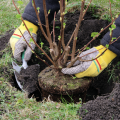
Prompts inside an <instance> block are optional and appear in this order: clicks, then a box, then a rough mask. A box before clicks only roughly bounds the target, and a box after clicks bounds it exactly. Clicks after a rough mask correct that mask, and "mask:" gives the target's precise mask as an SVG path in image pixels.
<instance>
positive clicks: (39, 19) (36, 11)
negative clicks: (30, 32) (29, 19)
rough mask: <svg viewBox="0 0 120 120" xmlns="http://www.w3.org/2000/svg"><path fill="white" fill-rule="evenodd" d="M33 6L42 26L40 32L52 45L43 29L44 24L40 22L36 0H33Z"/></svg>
mask: <svg viewBox="0 0 120 120" xmlns="http://www.w3.org/2000/svg"><path fill="white" fill-rule="evenodd" d="M33 5H34V9H35V13H36V16H37V19H38V25H39V26H40V30H41V31H42V34H43V35H44V37H45V39H46V40H47V41H48V43H49V44H50V41H49V38H48V37H47V35H46V33H45V31H44V30H43V27H42V24H41V20H40V17H39V13H38V11H37V8H36V5H35V0H33Z"/></svg>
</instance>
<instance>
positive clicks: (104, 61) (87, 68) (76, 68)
mask: <svg viewBox="0 0 120 120" xmlns="http://www.w3.org/2000/svg"><path fill="white" fill-rule="evenodd" d="M103 47H104V46H102V45H99V46H97V47H93V48H91V49H89V50H87V51H85V52H82V53H81V54H80V57H82V56H83V55H86V54H88V53H91V54H88V55H86V56H83V57H82V58H81V59H83V60H92V59H94V58H96V57H97V56H99V55H100V54H101V53H103V51H104V50H105V49H106V48H103ZM102 48H103V49H102ZM96 50H97V51H96ZM93 51H96V52H93ZM116 56H117V55H116V54H115V53H113V52H112V51H110V50H109V49H107V50H106V51H105V52H104V53H103V54H102V55H101V56H100V57H98V58H97V59H95V60H93V61H87V62H81V61H76V62H75V64H74V65H73V67H71V68H63V69H62V71H61V72H62V73H64V74H69V75H73V74H75V76H76V77H77V78H82V77H96V76H98V75H99V74H100V73H101V72H102V71H103V70H104V69H105V68H106V67H107V66H108V64H109V63H110V62H111V61H112V60H113V59H114V58H115V57H116Z"/></svg>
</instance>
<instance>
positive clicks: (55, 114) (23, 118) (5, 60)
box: [0, 0, 120, 120]
mask: <svg viewBox="0 0 120 120" xmlns="http://www.w3.org/2000/svg"><path fill="white" fill-rule="evenodd" d="M15 1H16V3H17V0H15ZM22 1H23V2H24V5H23V6H20V11H21V13H23V11H24V8H25V6H26V4H27V3H28V1H29V0H22ZM87 1H88V0H87ZM107 2H108V0H99V2H98V0H93V3H92V5H93V6H96V5H97V6H101V7H102V8H105V9H106V11H105V13H106V18H107V19H108V16H109V15H108V8H109V4H108V3H107ZM71 3H72V4H71ZM73 3H74V4H73ZM87 3H88V2H86V4H87ZM17 5H18V4H17ZM78 5H80V0H74V2H73V0H70V1H69V3H68V5H67V7H68V9H70V8H71V7H73V6H78ZM119 6H120V2H118V0H116V1H114V4H113V5H112V10H114V11H115V13H119V12H120V9H119ZM16 14H17V11H16V9H15V8H14V5H13V4H12V1H11V0H0V35H2V34H4V33H5V32H6V31H8V30H10V29H14V28H15V26H19V25H20V23H21V20H18V19H16ZM11 62H12V54H11V50H10V47H7V48H6V49H5V50H3V51H0V119H1V120H35V119H38V120H40V119H45V120H50V119H52V120H58V119H59V120H63V119H64V120H78V119H79V117H78V116H77V115H76V114H77V110H78V109H79V107H80V106H81V103H78V104H74V103H69V104H66V103H61V102H59V103H57V102H52V101H47V102H45V101H43V102H36V101H35V100H34V99H28V98H27V97H26V96H27V95H26V94H25V93H22V92H20V91H17V90H16V89H15V88H13V87H12V86H11V85H10V84H9V80H10V79H11V75H12V73H13V70H12V66H11Z"/></svg>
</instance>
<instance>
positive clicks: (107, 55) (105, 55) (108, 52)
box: [95, 45, 117, 65]
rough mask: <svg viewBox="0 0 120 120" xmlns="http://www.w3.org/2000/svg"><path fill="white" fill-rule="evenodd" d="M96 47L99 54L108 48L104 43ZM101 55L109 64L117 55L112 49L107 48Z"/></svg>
mask: <svg viewBox="0 0 120 120" xmlns="http://www.w3.org/2000/svg"><path fill="white" fill-rule="evenodd" d="M95 48H96V49H97V50H98V51H99V54H98V55H97V56H99V55H100V54H102V53H103V52H104V51H105V50H106V47H104V46H103V45H99V46H97V47H95ZM101 56H102V58H103V59H104V61H105V62H106V64H107V65H108V64H109V63H110V62H111V61H112V60H113V59H114V58H115V57H116V56H117V55H116V54H115V53H114V52H112V51H111V50H109V49H107V50H106V51H105V52H104V53H103V55H101Z"/></svg>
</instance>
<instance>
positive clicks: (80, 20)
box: [71, 0, 85, 61]
mask: <svg viewBox="0 0 120 120" xmlns="http://www.w3.org/2000/svg"><path fill="white" fill-rule="evenodd" d="M84 2H85V0H82V5H81V11H80V16H79V20H78V24H77V25H76V28H75V33H74V40H73V47H72V56H71V61H72V59H74V57H75V50H76V41H77V34H78V31H79V27H80V25H81V22H82V18H83V9H84Z"/></svg>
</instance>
